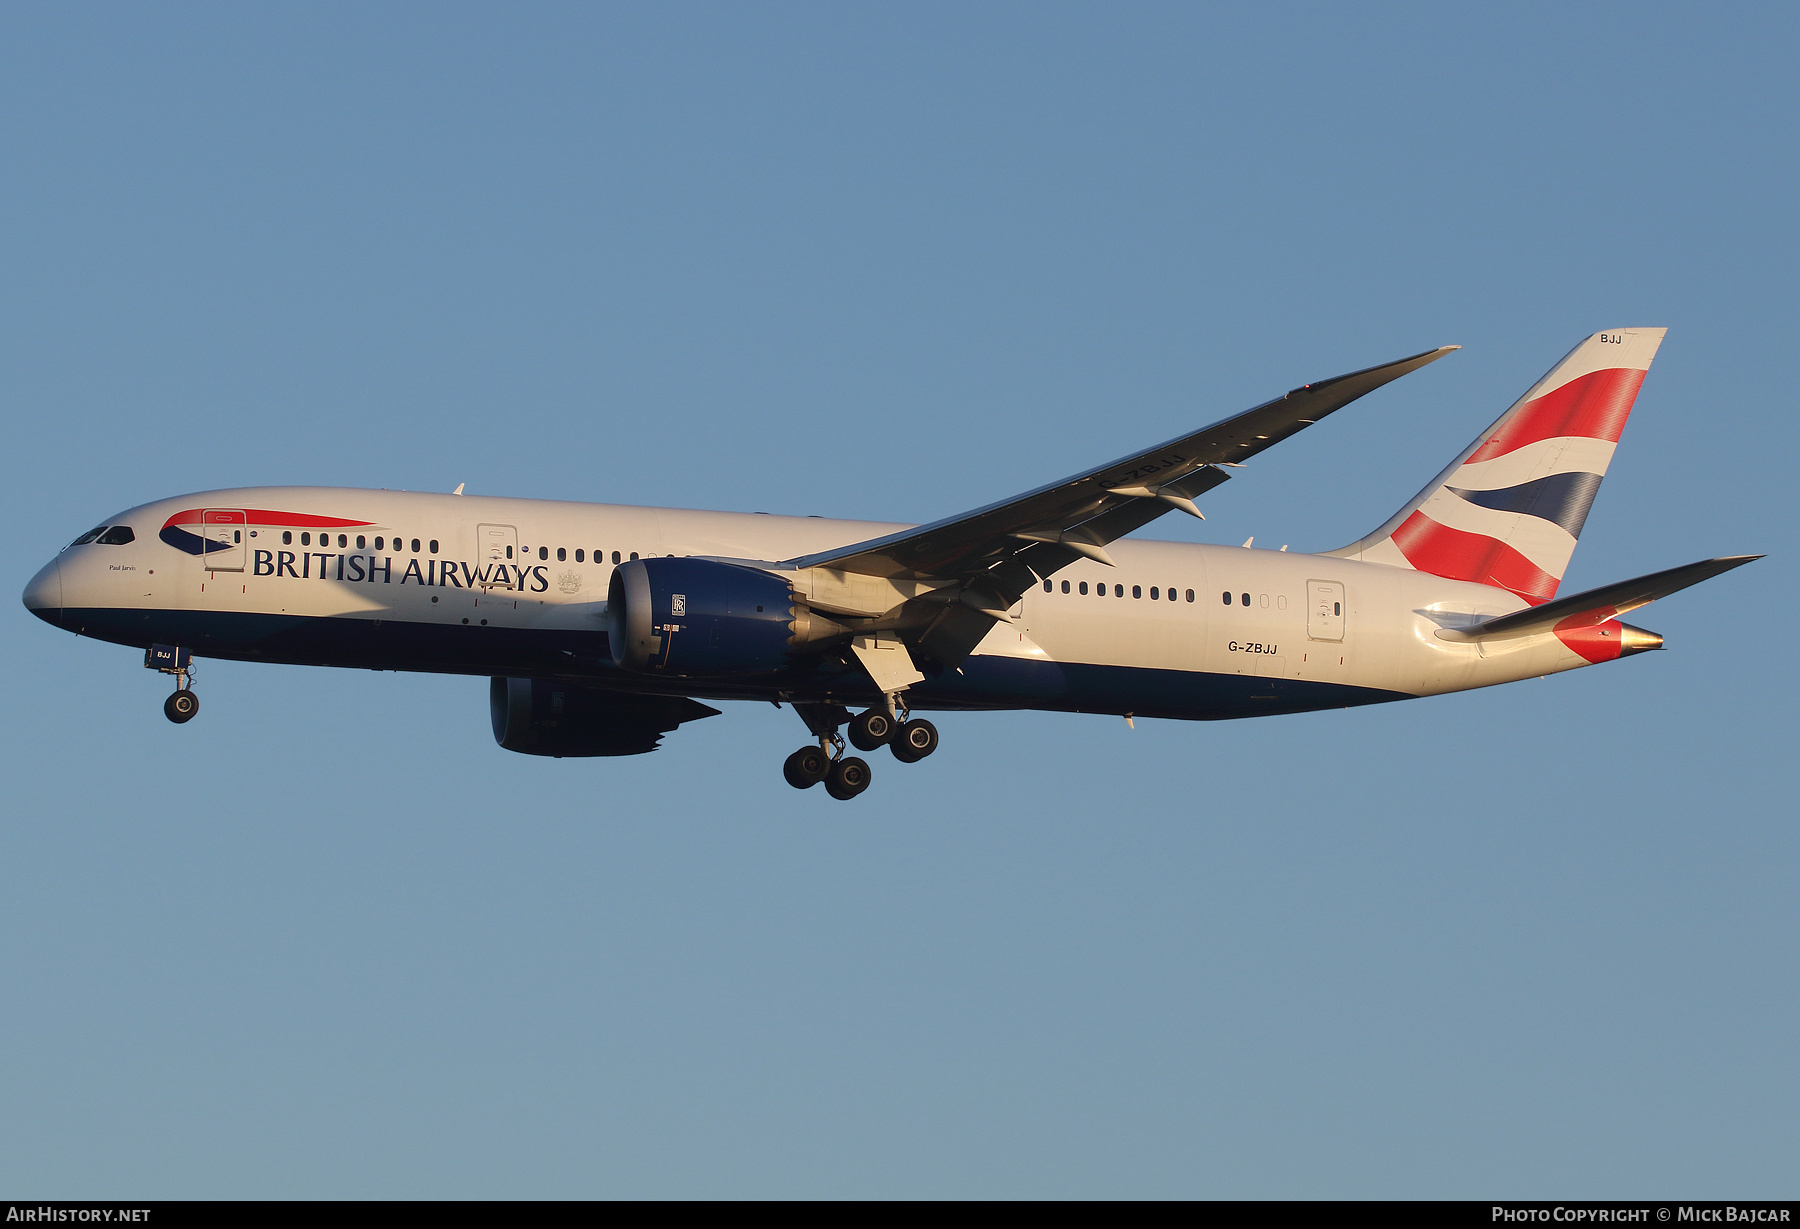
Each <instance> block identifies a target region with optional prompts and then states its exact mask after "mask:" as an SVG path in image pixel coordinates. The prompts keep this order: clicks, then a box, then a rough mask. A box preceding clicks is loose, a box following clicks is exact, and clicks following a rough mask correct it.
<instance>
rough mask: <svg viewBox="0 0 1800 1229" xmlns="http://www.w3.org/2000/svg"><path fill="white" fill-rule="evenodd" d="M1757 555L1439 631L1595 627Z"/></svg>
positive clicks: (1467, 636) (1478, 633)
mask: <svg viewBox="0 0 1800 1229" xmlns="http://www.w3.org/2000/svg"><path fill="white" fill-rule="evenodd" d="M1761 558H1762V556H1761V555H1726V556H1724V557H1723V558H1719V559H1702V560H1700V562H1698V563H1689V564H1686V565H1684V566H1682V567H1678V568H1670V569H1669V570H1668V571H1666V572H1652V573H1651V574H1650V575H1648V576H1640V577H1638V578H1637V579H1636V580H1622V581H1620V582H1619V583H1617V584H1614V585H1603V586H1602V587H1600V588H1598V589H1589V590H1588V591H1587V592H1586V593H1577V594H1575V595H1574V596H1573V597H1565V598H1559V599H1558V600H1556V601H1554V602H1545V603H1544V604H1543V605H1542V606H1533V607H1531V608H1529V609H1527V610H1521V611H1518V612H1517V613H1515V614H1508V615H1501V616H1499V617H1498V618H1494V619H1487V620H1484V621H1483V622H1480V623H1477V624H1475V625H1474V626H1473V627H1464V628H1457V629H1454V630H1450V629H1447V630H1446V631H1444V632H1440V633H1438V634H1439V635H1440V636H1443V637H1444V638H1445V639H1447V640H1486V639H1489V638H1491V637H1500V636H1526V635H1530V634H1532V633H1534V632H1544V631H1549V630H1550V629H1551V628H1553V627H1563V628H1575V627H1586V626H1597V625H1599V624H1601V623H1604V622H1606V621H1607V620H1608V619H1615V618H1617V617H1618V616H1620V615H1622V614H1625V613H1626V612H1628V611H1632V610H1636V609H1637V608H1638V607H1639V606H1648V605H1649V604H1650V603H1651V602H1654V601H1655V600H1656V599H1657V598H1659V597H1667V596H1669V594H1671V593H1676V592H1679V591H1680V590H1682V589H1686V588H1687V587H1688V586H1690V585H1697V584H1699V583H1700V582H1701V581H1703V580H1710V579H1712V578H1713V577H1714V576H1717V575H1719V574H1720V573H1721V572H1729V571H1730V570H1731V569H1732V568H1737V567H1742V566H1743V565H1744V564H1746V563H1750V562H1751V561H1753V560H1756V559H1761Z"/></svg>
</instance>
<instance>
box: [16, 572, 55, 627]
mask: <svg viewBox="0 0 1800 1229" xmlns="http://www.w3.org/2000/svg"><path fill="white" fill-rule="evenodd" d="M24 602H25V609H27V610H29V611H30V612H31V613H32V614H34V615H36V616H37V617H38V618H40V619H42V620H43V621H44V622H46V623H48V624H50V625H51V626H53V627H54V626H56V625H57V624H60V623H61V622H62V604H63V598H62V564H61V562H59V561H58V560H55V559H52V560H51V561H50V562H49V563H46V564H45V565H44V566H43V567H42V568H40V569H39V570H38V574H37V575H36V576H33V577H32V578H31V583H30V584H28V585H26V586H25V594H24Z"/></svg>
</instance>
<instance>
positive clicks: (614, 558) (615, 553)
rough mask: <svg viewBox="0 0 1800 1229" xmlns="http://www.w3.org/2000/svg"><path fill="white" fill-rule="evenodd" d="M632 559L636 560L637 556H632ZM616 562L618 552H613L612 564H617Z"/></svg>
mask: <svg viewBox="0 0 1800 1229" xmlns="http://www.w3.org/2000/svg"><path fill="white" fill-rule="evenodd" d="M632 558H634V559H635V558H637V556H636V555H633V556H632ZM618 561H619V552H618V551H614V552H613V562H614V563H617V562H618Z"/></svg>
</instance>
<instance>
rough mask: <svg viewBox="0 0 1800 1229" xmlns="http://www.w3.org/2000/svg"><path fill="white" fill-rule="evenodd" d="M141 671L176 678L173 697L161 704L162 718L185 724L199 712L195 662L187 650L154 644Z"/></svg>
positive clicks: (145, 657) (169, 645)
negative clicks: (195, 690)
mask: <svg viewBox="0 0 1800 1229" xmlns="http://www.w3.org/2000/svg"><path fill="white" fill-rule="evenodd" d="M144 668H145V669H146V670H156V671H158V672H160V673H162V674H173V675H174V676H175V694H174V695H172V696H170V697H169V698H168V699H167V700H164V701H163V716H165V717H167V718H168V719H169V720H170V721H173V722H174V723H175V724H176V725H184V724H186V723H187V722H189V721H192V720H193V719H194V715H195V714H196V713H198V712H199V711H200V697H199V696H197V695H195V694H194V663H193V659H192V656H191V655H190V654H189V653H188V651H187V650H186V649H183V648H179V647H177V646H175V645H172V644H153V645H151V646H150V647H149V648H148V649H147V650H145V652H144Z"/></svg>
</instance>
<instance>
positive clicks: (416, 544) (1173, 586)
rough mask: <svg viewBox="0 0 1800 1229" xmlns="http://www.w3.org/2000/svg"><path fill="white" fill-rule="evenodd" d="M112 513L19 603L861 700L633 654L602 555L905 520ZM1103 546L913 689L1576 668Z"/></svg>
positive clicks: (1566, 651)
mask: <svg viewBox="0 0 1800 1229" xmlns="http://www.w3.org/2000/svg"><path fill="white" fill-rule="evenodd" d="M196 511H199V512H201V513H203V514H204V515H203V516H202V517H201V518H200V521H201V522H205V521H208V520H211V519H215V518H213V515H212V514H213V513H214V512H217V513H218V514H219V515H218V517H217V518H216V519H217V520H218V522H219V523H218V524H217V525H208V524H203V523H197V522H196V519H195V518H194V517H193V516H192V515H188V516H186V518H185V524H186V527H185V528H182V527H181V525H176V524H173V522H176V521H181V520H182V519H183V514H192V513H194V512H196ZM232 513H242V515H241V516H239V517H235V518H234V517H232V516H231V515H230V514H232ZM322 522H324V523H325V524H324V525H323V527H321V523H322ZM107 524H109V525H128V526H130V527H131V528H132V530H133V531H134V535H135V537H134V540H133V541H132V542H130V543H129V544H125V545H103V544H98V543H96V544H89V545H80V546H74V547H70V548H68V549H66V550H65V551H63V552H62V553H61V554H60V555H59V556H58V557H57V559H56V560H55V561H53V562H52V563H51V564H49V565H48V566H47V567H46V568H45V569H44V570H43V572H41V573H40V574H39V576H38V578H37V579H35V580H34V581H33V582H32V586H31V588H30V589H29V590H28V591H27V595H26V601H27V604H28V605H30V606H32V608H33V609H34V610H36V611H38V613H40V614H41V615H42V616H43V617H44V618H46V619H47V620H49V621H52V622H55V623H57V624H58V625H60V626H63V627H65V628H67V629H68V630H71V631H77V632H82V633H84V634H87V635H92V636H97V637H99V638H102V639H107V640H114V641H118V642H121V643H129V644H136V645H141V646H145V647H147V646H148V645H150V644H151V643H166V644H179V645H181V646H183V647H185V648H188V649H190V650H191V651H192V652H194V653H195V654H198V655H203V656H205V655H210V656H220V657H232V658H240V659H245V660H265V661H288V662H301V663H309V664H326V665H344V666H361V667H371V666H372V667H375V668H389V669H417V670H436V671H445V672H453V673H468V674H495V675H503V674H508V675H515V676H542V675H556V676H561V677H567V678H587V679H590V680H592V681H595V682H597V683H600V684H601V685H606V686H616V687H619V688H620V689H624V690H662V691H679V692H681V693H683V694H686V695H692V696H701V697H712V698H750V697H753V696H767V695H770V694H780V695H783V696H789V697H790V698H792V693H793V690H794V687H795V686H796V685H798V686H800V687H802V688H803V689H806V690H808V691H809V692H812V693H816V694H817V695H818V696H820V697H821V698H827V699H840V698H841V699H843V700H844V701H845V702H846V703H850V702H856V700H857V699H858V697H859V695H861V696H862V698H866V693H867V692H868V690H869V688H868V687H867V686H866V679H864V680H859V679H858V678H856V677H854V676H851V675H842V676H838V677H836V678H835V679H834V678H830V677H827V678H819V679H813V680H811V681H810V682H802V683H799V684H796V683H795V682H794V681H793V680H788V681H786V682H785V683H782V684H779V685H777V684H771V683H768V682H766V681H765V682H762V683H754V682H752V683H743V682H739V681H733V680H693V679H689V680H682V681H680V683H679V685H676V683H675V681H674V680H646V679H641V678H636V677H628V676H625V675H624V674H622V672H620V671H618V670H617V668H616V667H614V666H613V665H612V664H611V662H610V660H609V658H608V655H607V653H606V651H605V647H604V646H605V618H604V616H605V603H606V597H607V585H608V580H609V578H610V576H611V573H612V570H613V567H614V561H615V559H618V560H628V559H630V558H633V557H637V556H641V557H644V558H650V557H660V556H709V557H724V558H729V559H733V560H757V561H778V560H785V559H794V558H797V557H800V556H803V555H806V554H808V553H811V552H819V551H825V550H828V549H831V548H834V547H841V546H843V545H845V544H848V543H854V542H859V541H864V540H867V539H871V538H876V537H879V536H881V535H884V534H889V533H893V532H895V531H896V530H898V529H902V528H904V526H898V525H892V524H885V523H877V522H867V521H840V520H826V519H823V518H817V517H790V516H771V515H764V514H746V513H730V512H702V511H692V510H687V509H677V508H639V507H626V506H619V505H611V504H586V503H564V502H554V501H547V500H531V499H501V498H485V497H479V496H450V495H432V494H417V493H409V492H400V491H361V490H346V489H337V488H322V487H267V488H251V489H239V490H229V491H211V492H204V493H200V494H196V495H188V496H182V497H180V498H177V499H169V500H161V501H158V502H155V503H150V504H145V505H143V506H141V507H137V508H133V509H131V510H130V511H128V512H125V513H123V514H121V515H119V516H118V517H115V518H113V519H112V520H110V521H108V522H107ZM209 529H210V530H211V531H212V532H213V533H214V534H215V535H218V537H217V540H218V541H219V542H221V543H226V542H230V535H232V534H237V535H239V536H238V540H237V541H236V542H235V543H231V545H232V546H235V547H236V548H238V549H237V550H236V551H235V553H233V552H232V551H230V550H226V551H225V552H223V553H222V554H206V555H204V556H202V555H201V554H199V553H193V552H191V551H190V550H188V549H184V548H182V547H181V545H180V543H181V542H184V541H189V540H190V539H191V538H192V537H194V536H198V535H200V534H203V533H205V532H207V531H208V530H209ZM183 534H187V535H189V537H187V538H184V537H183V536H182V535H183ZM377 542H379V543H380V545H379V546H378V545H377ZM434 543H435V549H433V544H434ZM1109 550H1110V553H1111V556H1112V558H1113V559H1114V561H1115V563H1116V565H1117V566H1115V567H1107V566H1105V565H1103V564H1101V563H1098V562H1093V561H1087V560H1083V561H1080V562H1077V563H1075V564H1073V565H1071V566H1069V567H1067V568H1064V569H1063V570H1061V571H1059V572H1058V573H1056V575H1055V576H1054V577H1053V578H1052V579H1051V580H1050V582H1049V591H1046V590H1045V588H1044V586H1043V585H1039V586H1038V587H1037V588H1035V589H1033V590H1032V591H1030V592H1029V593H1027V594H1026V595H1025V597H1024V598H1023V599H1022V601H1021V602H1020V603H1019V604H1018V605H1016V606H1015V607H1014V609H1013V612H1012V614H1013V619H1014V621H1012V622H1000V623H997V624H996V625H995V626H994V628H993V630H992V631H991V632H990V633H989V634H988V635H987V637H986V638H985V639H984V640H982V641H981V643H980V644H979V646H978V647H977V648H976V649H975V651H974V653H973V654H972V655H971V656H970V657H969V658H968V659H967V661H965V662H964V663H963V665H962V667H961V668H960V669H958V670H956V671H954V672H951V671H945V672H943V674H942V675H941V676H940V677H936V678H933V679H930V680H927V681H926V682H923V683H921V684H920V685H919V686H918V687H917V688H915V689H914V691H913V693H912V696H911V703H912V704H913V705H914V706H915V707H925V708H931V707H940V708H957V707H983V708H990V707H991V708H1052V709H1065V710H1075V711H1089V712H1113V713H1127V714H1140V715H1145V716H1170V717H1189V718H1217V717H1232V716H1250V715H1258V714H1262V713H1273V712H1292V711H1300V710H1303V709H1314V708H1325V707H1338V706H1341V705H1344V704H1355V703H1369V702H1373V701H1377V700H1387V699H1401V698H1406V697H1411V696H1422V695H1431V694H1436V693H1441V692H1448V691H1458V690H1463V689H1466V688H1472V687H1484V686H1489V685H1492V684H1495V683H1504V682H1509V681H1512V680H1515V679H1520V678H1526V677H1530V676H1533V675H1543V674H1549V673H1553V672H1556V671H1560V670H1567V669H1572V668H1574V667H1578V666H1583V665H1587V664H1588V659H1587V658H1586V657H1584V656H1582V655H1581V654H1579V653H1577V652H1575V651H1573V650H1572V649H1571V648H1569V647H1567V646H1566V645H1565V644H1564V643H1563V642H1562V640H1560V639H1559V638H1558V637H1557V636H1556V635H1555V634H1552V633H1550V632H1543V633H1540V634H1535V635H1530V636H1523V637H1519V638H1517V639H1514V640H1509V641H1502V642H1500V643H1499V644H1497V645H1496V644H1494V643H1491V642H1489V643H1487V644H1485V646H1484V645H1480V644H1477V643H1472V642H1469V641H1466V640H1464V641H1459V640H1454V639H1446V638H1443V637H1440V636H1439V635H1438V633H1439V631H1440V630H1443V629H1450V628H1455V627H1459V626H1463V625H1466V624H1468V623H1471V622H1473V621H1474V620H1476V619H1478V618H1486V617H1490V616H1494V615H1500V614H1505V613H1508V612H1511V611H1514V610H1518V609H1521V608H1522V607H1523V605H1524V603H1523V602H1522V601H1521V599H1519V598H1518V597H1516V596H1514V595H1513V594H1512V593H1509V592H1507V591H1506V590H1504V589H1499V588H1492V587H1488V586H1485V585H1477V584H1469V583H1465V582H1459V581H1450V580H1443V579H1440V578H1438V577H1435V576H1431V575H1428V574H1425V573H1423V572H1417V571H1412V570H1409V569H1406V568H1400V567H1391V566H1385V565H1381V564H1372V563H1362V562H1355V561H1351V560H1345V559H1340V558H1335V557H1330V556H1320V555H1304V554H1297V553H1290V552H1283V551H1269V550H1252V549H1244V548H1237V547H1222V546H1208V545H1194V544H1186V543H1175V542H1156V541H1135V540H1121V541H1118V542H1115V543H1113V544H1112V545H1111V546H1110V547H1109ZM221 563H223V564H225V565H227V567H221V566H219V565H220V564H221ZM771 566H773V565H772V562H771ZM502 578H504V583H503V582H502ZM849 579H850V581H852V582H854V581H855V580H856V579H857V578H854V577H852V578H849ZM1083 590H1085V592H1083ZM1171 595H1173V598H1172V600H1171ZM1246 600H1247V604H1246ZM53 612H54V613H53Z"/></svg>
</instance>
